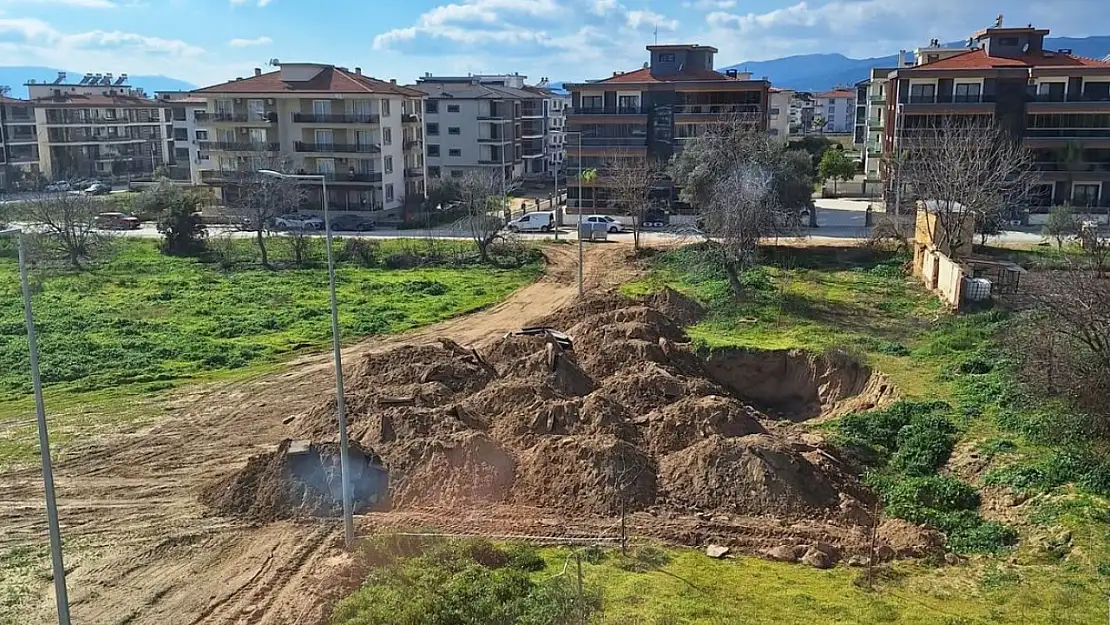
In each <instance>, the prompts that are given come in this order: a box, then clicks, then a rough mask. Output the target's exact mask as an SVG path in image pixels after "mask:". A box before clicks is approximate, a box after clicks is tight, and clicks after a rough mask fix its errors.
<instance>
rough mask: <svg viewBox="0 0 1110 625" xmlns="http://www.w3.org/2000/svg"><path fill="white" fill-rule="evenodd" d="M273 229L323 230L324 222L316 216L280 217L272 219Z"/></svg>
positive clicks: (293, 215) (296, 215)
mask: <svg viewBox="0 0 1110 625" xmlns="http://www.w3.org/2000/svg"><path fill="white" fill-rule="evenodd" d="M274 227H275V228H277V229H279V230H323V229H324V220H323V219H320V218H319V217H317V216H316V215H299V214H292V215H282V216H280V217H275V218H274Z"/></svg>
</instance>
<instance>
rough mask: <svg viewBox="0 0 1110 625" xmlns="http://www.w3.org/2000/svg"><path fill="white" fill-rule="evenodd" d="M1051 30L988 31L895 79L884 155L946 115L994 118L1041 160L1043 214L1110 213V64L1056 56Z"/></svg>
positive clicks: (1062, 53) (1037, 198)
mask: <svg viewBox="0 0 1110 625" xmlns="http://www.w3.org/2000/svg"><path fill="white" fill-rule="evenodd" d="M1048 32H1049V31H1048V30H1043V29H1037V28H1033V27H1031V26H1030V27H1022V28H1004V27H1001V26H997V27H994V28H987V29H984V30H982V31H980V32H978V33H976V34H975V35H974V36H973V37H972V39H971V40H970V41H969V43H970V44H971V46H970V47H968V48H964V49H961V50H959V51H951V54H946V55H944V56H943V57H938V58H937V59H936V60H934V61H932V62H929V61H928V57H925V58H924V59H915V60H916V61H920V60H924V61H925V62H924V63H920V64H916V65H914V66H912V67H902V68H898V69H896V70H895V71H893V72H890V73H889V75H888V80H889V82H888V85H889V86H888V89H887V99H886V102H885V106H886V113H885V118H884V119H883V125H884V128H883V131H884V132H883V137H884V143H883V151H884V153H885V154H893V153H894V152H895V151H896V149H897V145H898V142H899V141H900V139H901V138H902V137H904V136H907V135H908V134H909V133H912V132H913V131H914V130H915V129H917V128H922V127H927V126H929V125H931V124H935V123H937V121H938V120H939V119H941V118H945V117H947V118H953V119H971V118H978V119H989V120H990V121H991V122H992V123H994V124H996V125H998V126H1001V127H1002V128H1005V129H1006V130H1007V131H1008V132H1009V133H1010V134H1011V135H1012V136H1013V137H1014V138H1015V139H1018V140H1021V141H1023V142H1024V144H1025V145H1026V146H1027V147H1028V148H1030V149H1031V150H1033V152H1034V154H1035V161H1036V168H1037V170H1038V175H1039V179H1040V182H1039V184H1038V186H1037V187H1036V188H1035V189H1034V194H1033V195H1034V198H1033V200H1032V202H1031V203H1032V205H1033V206H1032V209H1031V210H1032V211H1033V212H1034V213H1037V212H1040V213H1044V212H1047V211H1048V210H1049V209H1050V207H1051V206H1053V205H1058V204H1062V203H1065V202H1070V203H1071V204H1072V205H1074V206H1076V207H1077V210H1087V209H1089V208H1091V207H1100V208H1110V193H1108V192H1110V62H1107V61H1098V60H1095V59H1088V58H1083V57H1078V56H1075V55H1073V54H1071V51H1070V50H1047V49H1045V47H1044V39H1045V36H1046V35H1048ZM918 56H920V55H918ZM1068 154H1072V155H1074V156H1067V155H1068Z"/></svg>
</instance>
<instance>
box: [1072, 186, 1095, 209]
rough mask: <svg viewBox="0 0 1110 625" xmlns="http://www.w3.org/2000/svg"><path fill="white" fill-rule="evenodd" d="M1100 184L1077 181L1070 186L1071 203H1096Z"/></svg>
mask: <svg viewBox="0 0 1110 625" xmlns="http://www.w3.org/2000/svg"><path fill="white" fill-rule="evenodd" d="M1101 188H1102V185H1100V184H1098V183H1097V182H1096V183H1082V182H1077V183H1075V184H1074V185H1073V186H1072V194H1071V196H1072V200H1071V203H1072V204H1074V205H1075V206H1096V205H1098V199H1099V198H1098V196H1099V190H1100V189H1101Z"/></svg>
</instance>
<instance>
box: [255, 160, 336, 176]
mask: <svg viewBox="0 0 1110 625" xmlns="http://www.w3.org/2000/svg"><path fill="white" fill-rule="evenodd" d="M252 169H254V168H252ZM316 173H318V174H335V159H332V158H318V159H316Z"/></svg>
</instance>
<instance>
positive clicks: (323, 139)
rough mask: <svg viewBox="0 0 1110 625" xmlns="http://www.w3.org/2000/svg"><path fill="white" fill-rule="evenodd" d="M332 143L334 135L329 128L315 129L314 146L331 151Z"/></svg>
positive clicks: (333, 142) (333, 143)
mask: <svg viewBox="0 0 1110 625" xmlns="http://www.w3.org/2000/svg"><path fill="white" fill-rule="evenodd" d="M334 145H335V137H334V135H332V132H331V131H330V130H317V131H316V147H318V148H321V149H323V150H324V151H325V152H331V151H332V146H334Z"/></svg>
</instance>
